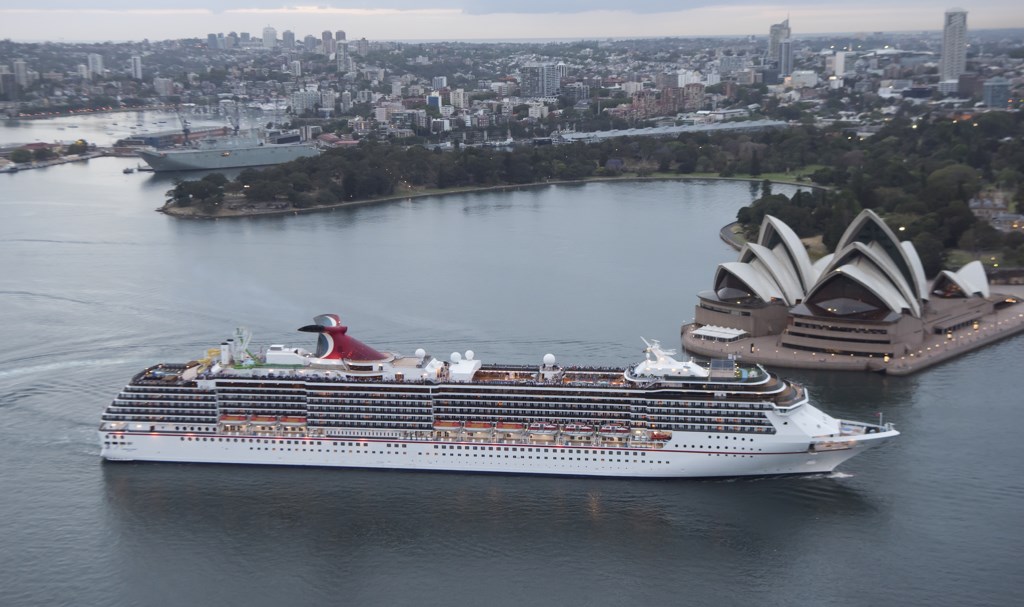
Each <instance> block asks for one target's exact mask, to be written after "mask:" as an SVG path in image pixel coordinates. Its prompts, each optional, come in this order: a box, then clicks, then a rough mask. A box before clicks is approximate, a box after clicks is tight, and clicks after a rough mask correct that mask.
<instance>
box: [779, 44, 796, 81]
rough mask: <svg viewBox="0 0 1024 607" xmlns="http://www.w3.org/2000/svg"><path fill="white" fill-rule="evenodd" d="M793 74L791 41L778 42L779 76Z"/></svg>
mask: <svg viewBox="0 0 1024 607" xmlns="http://www.w3.org/2000/svg"><path fill="white" fill-rule="evenodd" d="M792 73H793V41H792V40H790V39H789V38H786V39H785V40H782V41H780V42H779V76H788V75H790V74H792Z"/></svg>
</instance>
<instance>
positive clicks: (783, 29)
mask: <svg viewBox="0 0 1024 607" xmlns="http://www.w3.org/2000/svg"><path fill="white" fill-rule="evenodd" d="M791 34H792V32H791V31H790V29H789V17H786V20H785V21H783V22H782V23H776V24H774V25H772V26H771V27H770V28H768V61H779V43H781V42H782V41H783V40H788V39H789V37H790V36H791Z"/></svg>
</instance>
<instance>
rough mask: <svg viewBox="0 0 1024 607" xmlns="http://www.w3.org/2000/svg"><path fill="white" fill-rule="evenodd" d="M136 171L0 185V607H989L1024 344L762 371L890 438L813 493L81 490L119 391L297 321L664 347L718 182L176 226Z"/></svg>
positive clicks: (717, 215)
mask: <svg viewBox="0 0 1024 607" xmlns="http://www.w3.org/2000/svg"><path fill="white" fill-rule="evenodd" d="M128 165H134V161H132V160H119V159H98V160H94V161H90V162H89V163H87V164H73V165H64V166H60V167H53V168H49V169H44V170H37V171H26V172H22V173H18V174H15V175H0V267H2V271H0V311H2V316H0V318H2V331H3V332H2V337H3V339H2V342H0V343H2V348H0V413H2V415H3V416H4V423H3V424H2V425H0V433H2V434H0V458H2V462H3V464H2V466H0V521H2V533H0V605H125V606H128V605H209V604H217V603H220V604H228V605H235V604H250V605H291V604H311V603H313V602H316V603H318V604H330V605H335V604H365V605H453V604H455V605H479V604H483V605H497V606H503V605H524V604H534V605H550V604H556V603H557V604H564V605H584V604H591V605H622V604H631V603H640V604H665V605H681V604H690V605H786V606H789V605H812V604H813V605H871V604H874V605H892V604H903V605H968V604H969V605H1005V604H1010V603H1014V604H1015V603H1016V602H1017V600H1015V599H1016V598H1017V597H1018V594H1019V589H1018V586H1019V580H1020V574H1021V572H1022V567H1021V565H1020V558H1021V556H1022V553H1024V550H1022V548H1021V546H1022V545H1024V527H1022V526H1021V519H1022V514H1024V512H1022V510H1024V475H1022V472H1024V462H1022V456H1021V451H1020V438H1019V434H1020V428H1021V427H1022V422H1024V413H1022V404H1024V403H1022V402H1021V397H1020V390H1019V387H1018V386H1017V384H1016V379H1018V376H1019V371H1020V368H1021V366H1020V361H1021V360H1022V359H1024V339H1021V338H1015V339H1010V340H1007V341H1003V342H1001V343H1000V344H998V345H996V346H995V347H992V348H989V349H987V350H984V351H981V352H977V353H973V354H970V355H968V356H965V357H964V358H963V359H961V360H958V361H955V362H952V363H949V364H946V365H943V366H940V367H937V368H934V369H932V370H929V371H927V372H924V373H921V374H919V375H916V376H913V377H909V378H887V377H884V376H879V375H859V374H857V375H849V374H846V375H838V374H835V375H833V374H827V373H811V372H802V373H800V372H786V373H785V374H786V375H789V376H791V377H794V378H796V379H799V380H801V381H804V382H805V383H806V384H807V385H808V386H809V388H810V390H811V391H812V394H813V395H815V397H816V400H817V402H818V404H819V405H820V406H821V407H822V408H824V409H825V410H827V411H829V412H831V413H833V414H838V415H843V416H850V417H854V418H859V419H872V418H873V415H874V414H875V413H876V412H884V414H885V419H886V420H889V421H893V422H895V423H896V424H897V426H898V427H899V429H900V430H902V431H903V432H904V434H903V436H902V437H901V438H900V439H899V440H897V441H896V442H894V443H892V444H889V445H887V446H885V447H883V448H881V449H878V450H875V451H871V452H869V453H867V454H866V455H864V456H862V457H860V458H858V459H854V460H852V461H850V462H848V463H847V464H846V465H845V466H844V467H842V468H841V470H842V472H841V473H838V474H834V475H830V476H818V477H803V478H781V479H760V480H737V481H642V482H641V481H628V480H626V481H622V480H584V479H565V478H532V477H516V476H476V475H463V474H426V473H406V472H376V471H345V470H320V469H315V470H303V469H277V468H255V467H231V466H195V465H169V464H168V465H165V464H102V463H101V461H100V458H99V455H98V453H99V449H98V447H97V444H96V435H95V428H96V426H97V423H98V420H99V416H100V413H101V412H102V410H103V408H104V406H105V405H106V404H107V403H108V402H109V401H110V399H111V398H112V397H113V396H114V394H115V393H116V392H117V390H118V389H119V388H120V387H121V386H122V385H123V384H124V383H125V382H126V381H127V380H128V379H129V377H130V376H131V375H132V374H133V373H135V372H136V371H138V370H139V369H140V368H142V367H144V366H145V365H149V364H152V363H155V362H158V361H164V360H167V361H183V360H188V359H191V358H195V357H196V356H198V355H200V354H201V353H203V352H204V351H205V349H206V348H207V347H210V346H212V345H214V344H217V343H219V342H220V341H221V339H223V338H224V337H226V336H228V335H229V334H230V332H231V331H232V330H233V329H234V328H235V327H236V326H238V325H244V326H248V327H250V328H251V329H252V330H253V331H254V333H255V342H256V343H258V344H260V345H266V344H269V343H281V342H284V343H293V344H297V345H308V344H306V341H307V340H308V339H309V336H308V335H306V334H302V333H297V332H295V331H294V329H295V328H297V327H299V326H301V325H304V324H307V323H308V322H309V321H310V319H311V317H312V316H313V315H315V314H318V313H322V312H337V313H339V314H341V316H342V318H343V319H344V320H345V322H346V324H348V325H349V326H350V327H351V332H352V334H353V335H355V336H358V337H360V338H361V339H363V340H364V341H366V342H367V343H369V344H371V345H374V346H377V347H380V348H386V349H393V350H398V351H404V352H411V351H413V350H415V349H416V348H417V347H424V348H427V349H428V350H429V351H432V352H434V353H435V354H439V355H446V354H447V353H449V352H451V351H453V350H460V351H461V350H466V349H473V350H475V351H476V353H477V356H478V357H480V358H482V359H484V360H492V361H507V362H520V363H531V362H537V361H539V360H540V358H541V356H542V355H543V354H544V353H546V352H553V353H555V354H556V355H557V356H558V357H559V359H560V360H561V361H563V362H565V363H568V364H572V363H575V362H579V363H584V362H589V363H601V364H619V365H621V364H625V363H627V362H631V361H633V360H636V359H638V357H639V356H640V348H641V347H642V343H641V341H640V339H639V336H641V335H643V336H644V337H647V338H656V339H661V340H663V342H665V343H667V344H677V343H678V332H679V325H680V324H681V323H682V322H684V321H687V320H689V319H690V318H691V317H692V316H693V312H692V310H693V305H694V303H695V297H694V294H695V293H696V291H698V290H700V289H703V288H707V287H708V286H709V284H710V282H711V279H712V276H713V272H714V268H715V264H716V263H718V262H720V261H726V260H732V259H734V258H735V253H734V252H733V251H732V250H730V249H728V248H727V247H726V246H725V245H724V244H722V243H721V242H720V241H719V239H718V235H717V232H718V229H719V227H720V226H721V225H723V224H724V223H726V222H728V221H729V220H730V219H731V218H732V217H734V216H735V213H736V210H737V209H738V208H739V207H740V206H742V205H744V204H746V203H748V202H749V201H750V200H751V198H752V193H751V189H750V187H749V186H748V184H744V183H714V182H691V183H681V182H680V183H677V182H660V183H654V182H652V183H634V184H590V185H578V186H556V187H548V188H542V189H527V190H522V191H517V192H509V193H486V194H467V195H457V196H449V197H446V198H444V199H428V200H419V201H416V202H410V201H402V202H397V203H390V204H383V205H377V206H365V207H360V208H354V209H348V210H342V211H336V212H333V213H326V214H320V215H308V216H300V217H294V216H292V217H282V218H265V219H247V220H240V221H218V222H186V221H176V220H173V219H170V218H168V217H165V216H163V215H160V214H158V213H155V212H154V211H153V209H154V208H155V207H157V206H158V205H159V204H160V203H161V202H162V194H163V192H164V191H166V190H167V189H169V188H170V186H171V183H170V181H169V180H168V179H165V178H161V177H155V176H153V175H143V174H135V175H123V174H122V173H121V169H122V168H123V167H124V166H128Z"/></svg>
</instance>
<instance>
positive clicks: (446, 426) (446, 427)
mask: <svg viewBox="0 0 1024 607" xmlns="http://www.w3.org/2000/svg"><path fill="white" fill-rule="evenodd" d="M461 429H462V422H454V421H448V420H443V419H439V420H435V421H434V430H441V431H447V432H458V431H459V430H461Z"/></svg>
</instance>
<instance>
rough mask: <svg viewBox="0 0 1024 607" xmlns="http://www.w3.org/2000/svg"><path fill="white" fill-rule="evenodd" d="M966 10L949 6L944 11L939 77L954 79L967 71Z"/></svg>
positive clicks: (941, 78)
mask: <svg viewBox="0 0 1024 607" xmlns="http://www.w3.org/2000/svg"><path fill="white" fill-rule="evenodd" d="M966 67H967V11H965V10H964V9H962V8H951V9H949V10H948V11H946V20H945V24H944V26H943V28H942V57H941V59H940V60H939V79H940V80H956V79H957V78H958V77H959V76H960V74H962V73H964V72H965V71H967V69H966Z"/></svg>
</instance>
